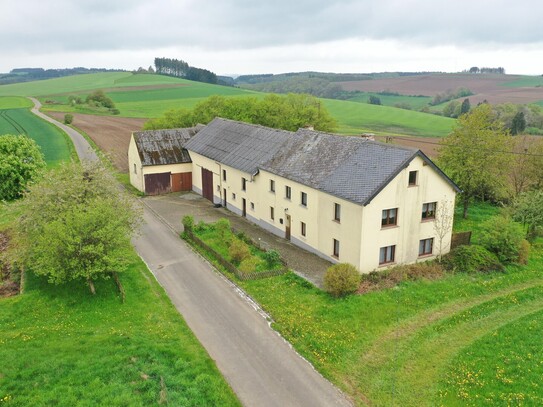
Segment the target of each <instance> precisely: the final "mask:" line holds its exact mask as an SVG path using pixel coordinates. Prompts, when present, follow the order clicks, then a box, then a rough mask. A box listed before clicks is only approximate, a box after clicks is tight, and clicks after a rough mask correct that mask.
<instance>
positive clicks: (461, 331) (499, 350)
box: [240, 205, 543, 406]
mask: <svg viewBox="0 0 543 407" xmlns="http://www.w3.org/2000/svg"><path fill="white" fill-rule="evenodd" d="M472 209H473V211H472V212H471V215H472V218H476V216H477V215H476V214H478V216H480V217H481V218H482V217H484V216H487V215H488V213H492V211H491V210H490V209H489V208H487V207H486V205H482V206H481V207H480V208H479V206H478V205H475V206H474V207H473V208H472ZM485 213H486V214H487V215H485ZM464 226H466V224H464ZM457 228H459V229H462V228H463V227H462V225H457ZM542 244H543V242H541V241H540V242H539V243H538V248H537V250H534V252H533V254H532V258H531V260H530V263H529V264H528V266H525V267H519V266H514V265H513V266H509V267H508V268H507V272H506V273H499V274H479V275H466V274H461V273H459V274H456V275H447V276H446V277H445V278H443V279H441V280H437V281H426V280H421V281H416V282H404V283H402V284H400V285H399V286H398V287H397V288H394V289H389V290H383V291H381V292H372V293H369V294H365V295H360V296H350V297H347V298H344V299H334V298H332V297H330V296H329V295H328V294H326V293H324V292H321V291H320V290H318V289H316V288H314V287H312V286H311V285H310V284H309V283H307V282H305V281H304V280H302V279H300V278H299V277H297V276H295V275H294V274H287V275H284V276H280V277H275V278H272V279H267V280H259V281H258V280H257V281H247V282H241V283H240V284H241V285H242V286H243V288H244V289H245V290H246V291H247V292H248V293H249V294H250V295H251V296H252V297H253V298H255V299H256V300H257V301H258V302H259V303H260V304H261V305H262V306H263V307H264V308H265V309H266V310H267V311H268V312H269V313H270V314H271V315H272V317H273V319H274V323H273V324H274V327H275V328H276V329H277V330H278V331H279V332H280V333H281V334H282V335H283V336H285V338H287V340H289V342H291V343H292V344H293V346H294V347H295V348H296V349H297V350H298V351H299V352H300V353H301V354H302V355H303V356H304V357H306V358H307V359H308V360H310V361H311V362H312V363H313V364H314V365H315V367H316V368H317V370H319V371H320V372H321V373H323V374H324V375H325V376H326V377H327V378H329V379H330V380H332V382H334V383H335V384H337V385H338V386H339V387H340V388H342V389H343V390H344V391H345V392H346V393H348V394H350V395H351V396H352V397H353V398H354V399H355V400H356V403H357V404H358V405H366V404H371V405H375V406H389V405H398V406H403V405H405V406H408V405H409V406H412V405H420V406H434V405H485V401H484V400H485V398H486V399H489V400H493V402H494V403H490V404H500V403H502V404H503V405H507V403H506V402H505V401H504V400H508V398H509V397H510V396H511V397H512V398H513V400H515V398H516V399H520V398H521V397H524V399H523V400H524V403H526V405H540V404H541V397H542V394H543V393H542V392H541V390H540V382H541V377H542V375H543V357H542V353H541V350H540V349H541V347H540V340H541V339H540V338H541V336H540V334H541V322H543V321H541V315H542V311H543V276H542V275H541V269H542V267H543V247H542ZM519 327H531V331H528V332H526V333H525V334H524V335H523V334H522V333H518V331H517V330H518V329H519ZM525 351H526V352H527V353H525ZM492 352H494V354H492V356H491V357H488V355H489V354H491V353H492ZM520 366H522V369H521V368H520ZM474 367H477V369H480V370H481V373H480V374H481V375H484V380H483V381H481V382H476V383H475V382H473V383H472V382H470V380H471V375H472V374H473V372H476V370H474ZM502 370H503V372H502ZM497 375H498V376H497ZM500 375H501V376H500ZM508 380H513V382H514V383H515V384H514V385H511V384H510V383H508ZM520 393H522V395H520ZM513 395H514V396H513ZM512 403H514V401H513V402H512ZM486 405H489V402H487V404H486Z"/></svg>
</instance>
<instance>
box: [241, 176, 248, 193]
mask: <svg viewBox="0 0 543 407" xmlns="http://www.w3.org/2000/svg"><path fill="white" fill-rule="evenodd" d="M241 190H242V191H247V180H246V179H245V178H242V179H241Z"/></svg>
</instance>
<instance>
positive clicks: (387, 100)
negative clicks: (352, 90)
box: [347, 92, 432, 110]
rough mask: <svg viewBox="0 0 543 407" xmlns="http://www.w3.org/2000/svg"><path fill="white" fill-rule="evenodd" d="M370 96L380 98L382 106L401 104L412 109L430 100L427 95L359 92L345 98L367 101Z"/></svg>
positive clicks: (360, 101)
mask: <svg viewBox="0 0 543 407" xmlns="http://www.w3.org/2000/svg"><path fill="white" fill-rule="evenodd" d="M370 96H376V97H378V98H379V99H380V100H381V104H382V105H383V106H392V107H394V105H396V104H403V105H407V106H410V107H411V109H413V110H419V109H421V108H423V107H424V106H428V103H429V102H431V101H432V98H431V97H428V96H405V95H382V94H380V93H370V92H361V93H360V94H358V96H356V97H354V98H350V99H347V100H348V101H349V102H358V103H368V98H369V97H370Z"/></svg>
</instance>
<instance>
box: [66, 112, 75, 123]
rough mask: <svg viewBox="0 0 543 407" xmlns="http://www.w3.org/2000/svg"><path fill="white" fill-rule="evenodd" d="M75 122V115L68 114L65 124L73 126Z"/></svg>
mask: <svg viewBox="0 0 543 407" xmlns="http://www.w3.org/2000/svg"><path fill="white" fill-rule="evenodd" d="M73 121H74V115H73V114H70V113H66V114H65V115H64V124H72V122H73Z"/></svg>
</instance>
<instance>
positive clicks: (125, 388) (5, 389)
mask: <svg viewBox="0 0 543 407" xmlns="http://www.w3.org/2000/svg"><path fill="white" fill-rule="evenodd" d="M10 218H11V222H12V221H13V218H14V217H13V216H12V215H10V214H9V213H8V206H7V205H3V206H0V225H1V226H2V228H5V227H6V226H7V225H9V224H10ZM129 260H130V262H131V266H130V269H129V270H128V271H127V272H125V273H122V274H121V275H120V279H121V281H122V284H123V286H124V288H125V291H126V301H125V302H124V303H122V302H121V300H120V298H119V295H118V291H117V288H116V286H115V283H114V282H113V281H112V280H100V281H98V282H97V294H96V295H95V296H92V295H91V294H90V292H89V289H88V288H87V287H86V285H85V284H84V283H81V282H79V283H75V282H72V283H69V284H66V285H58V286H57V285H53V284H49V283H47V281H46V279H45V278H38V277H36V276H34V275H33V274H32V273H30V272H27V279H26V284H25V292H24V294H21V295H18V296H15V297H10V298H4V299H0V326H1V327H2V329H0V404H1V405H4V404H6V405H8V406H11V405H13V406H46V405H58V406H75V405H80V406H92V405H107V406H150V405H159V404H164V405H175V406H219V405H220V406H239V402H238V401H237V399H236V397H235V395H234V394H233V392H232V390H231V389H230V387H229V386H228V384H227V383H226V382H225V380H224V379H223V378H222V376H221V375H220V373H219V371H218V369H217V367H216V365H215V363H214V362H213V361H212V360H211V358H210V357H209V355H208V354H207V353H206V351H205V350H204V349H203V347H202V345H201V344H200V343H199V342H198V340H197V339H196V338H195V337H194V335H193V334H192V332H191V331H190V330H189V328H188V327H187V325H186V324H185V322H184V320H183V319H182V317H181V316H180V315H179V313H178V312H177V310H176V309H175V308H174V306H173V305H172V303H171V302H170V300H169V299H168V297H167V295H166V294H165V292H164V290H163V289H162V287H161V286H160V285H159V284H158V283H157V282H156V280H155V279H154V277H153V276H152V275H151V274H150V272H149V271H148V269H147V267H146V265H145V264H144V263H143V262H142V261H141V260H140V259H139V258H138V257H137V255H136V253H135V252H133V251H132V253H131V255H130V259H129Z"/></svg>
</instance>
